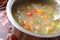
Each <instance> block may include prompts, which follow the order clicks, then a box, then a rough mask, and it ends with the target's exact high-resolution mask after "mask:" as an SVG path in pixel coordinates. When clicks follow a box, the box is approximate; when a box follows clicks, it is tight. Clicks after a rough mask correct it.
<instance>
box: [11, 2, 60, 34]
mask: <svg viewBox="0 0 60 40" xmlns="http://www.w3.org/2000/svg"><path fill="white" fill-rule="evenodd" d="M55 13H57V11H56V10H55V7H54V6H53V5H48V4H42V3H29V4H23V5H21V6H19V7H17V8H15V9H14V10H13V11H12V14H13V16H14V18H15V20H16V21H17V22H18V24H19V25H20V26H21V27H23V28H24V29H26V30H28V31H31V32H34V33H36V34H52V33H56V32H58V31H60V20H53V18H54V14H55Z"/></svg>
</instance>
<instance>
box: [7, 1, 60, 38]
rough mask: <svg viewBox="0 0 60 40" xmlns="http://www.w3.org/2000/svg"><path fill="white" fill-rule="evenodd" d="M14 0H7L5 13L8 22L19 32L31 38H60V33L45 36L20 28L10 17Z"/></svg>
mask: <svg viewBox="0 0 60 40" xmlns="http://www.w3.org/2000/svg"><path fill="white" fill-rule="evenodd" d="M14 2H15V0H9V1H8V3H7V7H6V11H7V16H8V19H9V20H10V22H11V23H12V24H13V25H14V26H15V27H16V28H17V29H19V30H20V31H22V32H24V33H26V34H29V35H32V36H36V37H43V38H52V37H57V36H60V31H59V32H56V33H54V34H48V35H45V34H35V33H33V32H30V31H28V30H26V29H24V28H22V27H21V26H20V25H19V24H18V23H17V22H16V21H15V20H14V18H13V16H12V12H11V8H12V5H13V4H14Z"/></svg>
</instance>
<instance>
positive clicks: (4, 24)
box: [0, 10, 12, 40]
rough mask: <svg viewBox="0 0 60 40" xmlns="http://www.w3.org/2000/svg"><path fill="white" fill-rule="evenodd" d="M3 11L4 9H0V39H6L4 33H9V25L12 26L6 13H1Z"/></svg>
mask: <svg viewBox="0 0 60 40" xmlns="http://www.w3.org/2000/svg"><path fill="white" fill-rule="evenodd" d="M4 11H5V10H0V40H2V39H3V40H6V35H7V34H8V33H9V27H10V26H12V24H11V23H10V22H9V20H8V18H7V15H6V14H4V13H3V12H4Z"/></svg>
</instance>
